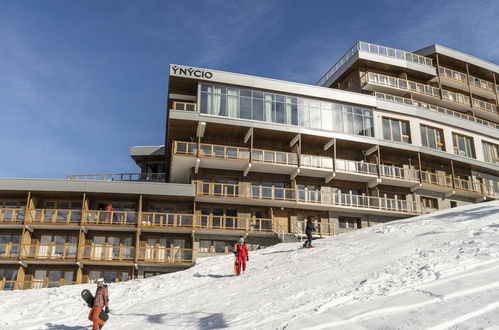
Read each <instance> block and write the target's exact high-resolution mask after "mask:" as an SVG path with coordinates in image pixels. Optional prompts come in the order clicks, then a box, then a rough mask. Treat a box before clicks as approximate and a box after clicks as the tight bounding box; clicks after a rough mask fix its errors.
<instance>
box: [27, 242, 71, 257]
mask: <svg viewBox="0 0 499 330" xmlns="http://www.w3.org/2000/svg"><path fill="white" fill-rule="evenodd" d="M77 252H78V246H77V245H76V244H28V245H23V246H22V253H21V258H23V259H39V260H76V256H77Z"/></svg>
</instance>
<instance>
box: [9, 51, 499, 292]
mask: <svg viewBox="0 0 499 330" xmlns="http://www.w3.org/2000/svg"><path fill="white" fill-rule="evenodd" d="M498 77H499V66H497V65H495V64H492V63H489V62H487V61H484V60H481V59H478V58H476V57H473V56H470V55H467V54H463V53H461V52H458V51H455V50H452V49H448V48H445V47H442V46H439V45H432V46H430V47H427V48H424V49H421V50H418V51H416V52H412V53H411V52H407V51H403V50H398V49H393V48H388V47H383V46H378V45H373V44H368V43H364V42H357V43H355V45H354V46H353V47H352V48H351V49H350V50H348V52H347V53H346V54H345V55H344V56H343V57H342V58H341V59H340V60H339V61H338V62H337V63H336V64H335V65H334V66H333V67H332V68H331V69H330V70H329V71H327V72H326V74H325V75H324V76H323V77H322V78H321V79H320V80H319V81H318V83H317V84H316V85H307V84H300V83H295V82H288V81H281V80H275V79H268V78H263V77H256V76H248V75H243V74H237V73H230V72H222V71H216V70H210V69H203V68H194V67H186V66H181V65H171V66H170V77H169V88H168V103H167V104H168V109H167V111H168V116H167V131H166V139H165V143H164V144H162V145H158V146H146V147H132V148H131V152H130V153H131V157H132V158H133V159H134V160H135V162H136V163H137V165H138V167H139V168H140V173H120V174H94V175H69V176H67V178H66V179H0V289H4V290H11V289H25V288H40V287H53V286H60V285H67V284H73V283H88V282H90V281H92V280H94V279H96V278H99V277H104V278H105V279H106V281H110V282H117V281H125V280H127V279H131V278H142V277H148V276H153V275H156V274H161V273H165V272H171V271H175V270H179V269H183V268H186V267H190V266H191V265H192V264H193V263H195V260H196V258H199V257H202V256H205V255H210V254H214V253H230V252H231V251H232V249H233V247H234V244H235V242H236V241H237V239H238V238H239V237H240V236H245V237H247V241H248V242H249V243H250V245H251V247H252V248H258V247H262V246H268V245H270V244H275V243H276V242H279V241H282V240H294V239H296V238H298V237H301V236H302V235H303V225H304V221H305V219H307V217H309V216H313V217H314V219H315V221H316V224H317V231H316V233H315V235H316V236H317V237H323V236H329V235H335V234H338V233H342V232H345V231H349V230H353V229H357V228H361V227H365V226H371V225H373V224H377V223H383V222H386V221H391V220H394V219H400V218H404V217H412V216H416V215H419V214H422V213H427V212H433V211H435V210H438V209H446V208H451V207H455V206H460V205H465V204H470V203H476V202H481V201H486V200H491V199H495V198H496V197H497V196H498V194H497V191H498V188H499V185H498V182H499V167H498V165H499V134H498V132H499V114H498V109H497V105H498V103H499V97H498V92H499V85H498V84H497V82H498V81H497V80H498Z"/></svg>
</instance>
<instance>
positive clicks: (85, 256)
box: [80, 245, 135, 264]
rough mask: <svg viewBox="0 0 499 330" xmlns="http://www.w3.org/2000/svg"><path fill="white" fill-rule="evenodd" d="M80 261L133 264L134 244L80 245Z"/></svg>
mask: <svg viewBox="0 0 499 330" xmlns="http://www.w3.org/2000/svg"><path fill="white" fill-rule="evenodd" d="M80 258H81V259H82V261H87V262H96V263H104V264H107V263H111V264H113V263H126V264H133V262H134V259H135V247H134V246H112V245H85V246H82V247H81V254H80Z"/></svg>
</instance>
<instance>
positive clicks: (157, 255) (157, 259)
mask: <svg viewBox="0 0 499 330" xmlns="http://www.w3.org/2000/svg"><path fill="white" fill-rule="evenodd" d="M193 256H194V250H193V249H185V248H167V247H139V255H138V256H137V259H138V261H139V262H142V263H169V264H175V263H188V264H191V263H193V262H194V258H193Z"/></svg>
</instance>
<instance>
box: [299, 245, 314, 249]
mask: <svg viewBox="0 0 499 330" xmlns="http://www.w3.org/2000/svg"><path fill="white" fill-rule="evenodd" d="M316 247H317V246H315V245H311V246H302V247H301V248H302V249H313V248H316Z"/></svg>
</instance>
